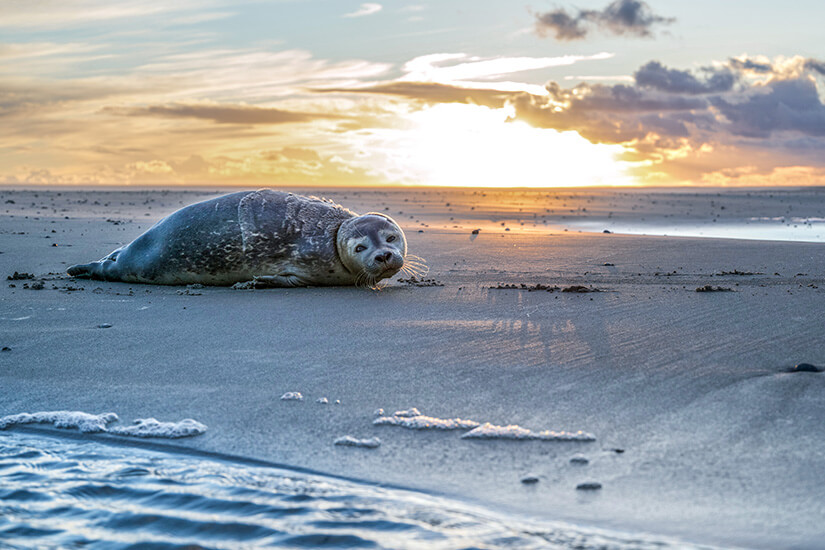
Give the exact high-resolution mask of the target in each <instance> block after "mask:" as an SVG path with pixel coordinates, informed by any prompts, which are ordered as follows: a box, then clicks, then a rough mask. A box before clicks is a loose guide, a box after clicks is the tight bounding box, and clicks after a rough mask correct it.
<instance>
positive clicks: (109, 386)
mask: <svg viewBox="0 0 825 550" xmlns="http://www.w3.org/2000/svg"><path fill="white" fill-rule="evenodd" d="M233 190H234V189H230V188H225V189H222V190H215V189H200V190H199V189H181V190H163V191H161V190H151V189H147V190H140V189H127V188H120V189H96V190H79V189H68V188H66V189H59V188H52V189H37V190H32V189H15V188H6V189H4V190H2V191H0V252H1V253H0V275H2V276H3V277H4V278H5V277H7V276H9V277H14V274H15V272H17V273H18V275H19V274H21V273H24V274H31V275H33V278H19V279H18V280H6V281H4V282H5V284H3V285H2V287H0V327H2V332H1V333H2V336H1V337H0V347H3V348H4V351H3V352H0V417H2V416H4V415H11V414H16V413H22V412H36V411H56V410H69V411H85V412H88V413H95V414H98V413H104V412H110V411H111V412H115V413H117V414H118V415H119V416H120V418H121V419H122V420H123V421H126V422H128V421H129V420H131V419H133V418H148V417H154V418H157V419H158V420H164V421H178V420H181V419H184V418H191V419H194V420H196V421H198V422H200V423H203V424H205V425H206V426H208V429H207V431H206V432H205V433H204V434H203V435H198V436H195V437H189V438H183V439H177V440H175V441H173V442H171V443H168V444H169V445H175V446H179V447H183V448H188V449H196V450H200V451H208V452H210V453H216V454H218V455H229V456H237V457H244V458H252V459H258V460H262V461H267V462H272V463H278V464H286V465H291V466H295V467H300V468H307V469H311V470H316V471H319V472H325V473H329V474H332V475H337V476H344V477H347V478H354V479H359V480H364V481H367V482H372V483H378V484H385V485H396V486H401V487H407V488H412V489H416V490H421V491H424V492H426V493H430V494H436V495H445V496H449V497H451V498H456V499H460V500H464V501H467V502H471V503H474V504H479V505H482V506H484V507H487V508H489V509H493V510H502V511H507V512H512V513H515V514H519V515H521V516H524V517H529V518H535V519H538V520H548V521H556V520H562V521H567V522H570V523H573V524H576V525H583V526H593V527H597V528H606V529H612V530H617V531H621V532H628V533H650V534H653V535H656V536H662V537H670V538H675V539H677V540H682V541H686V542H688V543H695V544H710V545H719V546H728V547H749V548H821V547H822V541H823V540H825V527H823V525H825V507H823V497H822V483H821V479H822V474H821V472H822V471H824V470H825V427H823V423H822V418H823V415H825V400H823V399H822V395H823V390H825V373H818V372H790V371H791V370H792V369H793V367H794V366H795V365H797V364H801V363H810V364H813V365H817V366H819V367H825V338H823V333H825V325H824V324H823V318H825V317H824V314H825V246H824V245H823V244H822V241H823V240H825V239H823V238H825V228H823V223H822V217H823V212H825V189H822V188H809V189H784V190H768V189H761V190H756V189H750V190H744V189H737V190H718V189H712V190H711V189H707V190H689V191H688V190H678V189H676V190H666V189H653V190H649V189H645V190H627V189H623V190H600V189H595V190H587V191H570V190H532V191H526V190H508V191H502V190H495V191H492V190H477V189H475V190H474V189H470V190H463V189H426V188H416V189H405V188H393V189H385V188H359V189H295V190H294V191H295V192H299V193H308V194H315V195H323V196H326V197H328V198H331V199H333V200H335V201H337V202H339V203H340V204H342V205H344V206H346V207H348V208H351V209H353V210H355V211H356V212H358V213H364V212H367V211H380V212H385V213H387V214H389V215H390V216H392V217H394V218H395V219H396V220H397V221H398V223H399V224H400V225H401V226H402V227H403V229H404V231H405V233H406V236H407V239H408V242H409V250H410V252H411V253H413V254H415V255H418V256H420V257H422V258H424V259H425V260H426V261H427V263H428V265H429V267H430V271H429V273H428V274H427V275H426V281H425V282H416V281H410V280H405V281H401V280H399V279H398V278H395V279H393V280H390V281H388V282H387V284H386V285H385V286H384V287H383V288H382V289H381V290H378V291H376V290H369V289H362V288H306V289H268V290H233V289H231V288H223V287H204V288H186V287H163V286H151V285H137V284H125V283H108V282H100V281H90V280H75V279H71V278H69V277H68V276H66V275H65V274H64V273H65V269H66V268H67V267H68V266H69V265H72V264H75V263H83V262H88V261H92V260H96V259H98V258H101V257H103V256H104V255H105V254H107V253H109V252H110V251H111V250H113V249H115V248H117V247H118V246H120V245H122V244H125V243H128V242H130V241H131V240H132V239H134V238H135V237H137V236H138V235H139V234H140V233H142V232H143V231H145V230H146V229H147V228H148V227H149V226H151V225H152V224H153V223H154V222H155V221H157V220H158V219H160V218H161V217H163V216H165V215H167V214H169V213H171V212H173V211H174V210H176V209H178V208H180V207H181V206H183V205H186V204H190V203H192V202H196V201H199V200H203V199H205V198H209V197H213V196H215V195H217V194H222V193H224V192H230V191H233ZM688 226H690V227H693V228H694V229H695V228H696V227H699V230H701V231H704V232H705V233H704V234H703V235H704V236H703V237H683V236H676V235H679V234H680V233H679V232H680V229H681V228H685V227H688ZM794 226H795V227H794ZM720 227H725V228H737V229H738V230H741V231H742V232H743V233H742V234H743V235H748V236H751V237H752V238H750V239H728V238H711V237H713V236H714V235H718V234H720V233H721V230H717V228H720ZM474 230H478V231H475V232H474ZM629 233H636V234H629ZM638 233H648V234H647V235H642V234H638ZM665 234H666V235H668V236H664V235H665ZM783 236H784V237H783ZM789 236H790V237H789ZM781 238H794V239H796V240H795V241H794V242H791V241H783V240H774V239H781ZM803 241H809V242H803ZM38 281H42V288H40V289H36V288H37V287H39V286H41V285H39V284H37V282H38ZM571 289H572V290H574V291H570V290H571ZM697 289H704V290H708V291H702V292H697ZM565 290H568V291H567V292H565ZM575 290H579V292H576V291H575ZM6 348H8V349H6ZM287 392H300V393H301V394H302V395H303V396H304V399H303V400H282V399H281V396H282V395H284V394H285V393H287ZM319 398H327V400H328V403H326V404H323V403H318V402H317V401H316V400H317V399H319ZM338 401H340V403H339V402H338ZM412 407H415V408H417V409H418V410H419V411H420V412H421V413H422V415H426V416H430V417H435V418H440V419H456V418H461V419H470V420H473V421H476V422H479V423H481V424H484V423H486V422H489V423H491V424H493V425H497V426H508V425H518V426H520V427H522V428H526V429H529V430H532V431H534V432H539V431H542V430H550V431H555V432H561V431H563V432H569V433H575V432H578V431H582V432H586V433H588V434H592V435H593V436H595V441H545V440H509V439H473V438H462V434H465V433H467V430H455V431H454V430H438V429H430V430H428V429H422V430H412V429H405V428H404V427H399V426H391V425H374V424H373V422H374V420H375V419H376V417H377V416H376V412H375V411H376V410H377V409H383V411H384V416H391V415H392V414H393V412H395V411H403V410H408V409H410V408H412ZM38 429H41V430H47V431H48V428H38ZM0 434H2V432H0ZM347 435H349V436H352V437H354V438H375V437H377V438H379V439H380V446H378V447H377V448H372V449H367V448H352V447H349V446H343V445H334V442H335V440H336V439H338V438H340V437H343V436H347ZM84 437H89V438H97V439H118V437H117V436H107V435H89V436H84ZM141 441H142V443H141V444H142V445H146V446H151V445H152V441H153V440H141ZM574 457H578V458H581V457H584V458H585V459H586V461H587V463H586V464H582V463H578V464H577V463H575V462H574V463H571V458H574ZM579 462H581V461H579ZM529 476H533V477H535V478H536V479H537V482H534V483H524V482H522V480H523V479H524V478H525V477H529ZM582 483H598V484H600V486H601V488H600V489H591V490H587V489H584V490H583V489H577V486H579V485H580V484H582Z"/></svg>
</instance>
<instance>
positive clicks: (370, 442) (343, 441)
mask: <svg viewBox="0 0 825 550" xmlns="http://www.w3.org/2000/svg"><path fill="white" fill-rule="evenodd" d="M335 444H336V445H339V446H342V447H363V448H365V449H375V448H377V447H379V446H380V445H381V440H380V439H378V438H377V437H370V438H367V439H358V438H357V437H353V436H351V435H345V436H342V437H339V438H338V439H336V440H335Z"/></svg>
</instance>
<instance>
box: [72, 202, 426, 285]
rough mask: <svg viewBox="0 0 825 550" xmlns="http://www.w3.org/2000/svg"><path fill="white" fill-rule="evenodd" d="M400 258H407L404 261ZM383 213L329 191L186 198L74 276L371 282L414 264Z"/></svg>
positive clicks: (165, 281)
mask: <svg viewBox="0 0 825 550" xmlns="http://www.w3.org/2000/svg"><path fill="white" fill-rule="evenodd" d="M405 260H407V262H405ZM422 268H423V263H422V261H421V260H420V258H418V257H416V256H412V255H410V256H409V257H408V255H407V240H406V238H405V236H404V232H403V231H402V230H401V228H400V227H399V226H398V224H397V223H396V222H395V221H394V220H393V219H392V218H390V217H389V216H386V215H384V214H380V213H377V212H370V213H367V214H364V215H362V216H359V215H357V214H355V213H354V212H352V211H350V210H347V209H346V208H344V207H342V206H340V205H338V204H335V203H334V202H332V201H329V200H326V199H319V198H317V197H305V196H301V195H296V194H293V193H287V192H282V191H273V190H270V189H261V190H258V191H252V192H249V191H241V192H238V193H231V194H229V195H223V196H220V197H216V198H213V199H209V200H206V201H203V202H199V203H195V204H191V205H189V206H186V207H184V208H181V209H180V210H178V211H176V212H174V213H172V214H170V215H169V216H167V217H166V218H163V219H162V220H160V221H159V222H157V223H156V224H155V225H153V226H152V227H151V228H149V229H148V230H147V231H146V232H145V233H143V234H142V235H140V236H139V237H138V238H136V239H135V240H134V241H132V242H131V243H129V244H128V245H126V246H123V247H121V248H118V249H117V250H115V251H113V252H111V253H110V254H108V255H107V256H105V257H104V258H102V259H101V260H99V261H97V262H92V263H88V264H81V265H74V266H71V267H70V268H69V269H68V270H67V273H68V274H69V275H71V276H72V277H81V278H91V279H102V280H106V281H123V282H129V283H149V284H159V285H185V284H195V283H199V284H205V285H233V284H236V283H247V286H250V287H259V286H274V287H295V286H338V285H341V286H346V285H359V286H368V287H374V286H375V285H376V284H377V283H378V281H380V280H382V279H386V278H389V277H392V276H393V275H395V274H396V273H398V272H400V271H403V272H404V273H410V274H418V273H420V271H421V269H422Z"/></svg>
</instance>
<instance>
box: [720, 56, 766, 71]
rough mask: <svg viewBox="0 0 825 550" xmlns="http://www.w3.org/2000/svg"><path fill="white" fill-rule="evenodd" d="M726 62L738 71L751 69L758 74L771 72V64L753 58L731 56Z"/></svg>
mask: <svg viewBox="0 0 825 550" xmlns="http://www.w3.org/2000/svg"><path fill="white" fill-rule="evenodd" d="M728 64H729V65H730V66H731V67H732V68H734V69H736V70H738V71H751V72H754V73H759V74H767V73H772V72H773V65H771V64H770V63H764V62H761V61H755V60H753V59H748V58H745V59H740V58H736V57H733V58H731V59H729V60H728Z"/></svg>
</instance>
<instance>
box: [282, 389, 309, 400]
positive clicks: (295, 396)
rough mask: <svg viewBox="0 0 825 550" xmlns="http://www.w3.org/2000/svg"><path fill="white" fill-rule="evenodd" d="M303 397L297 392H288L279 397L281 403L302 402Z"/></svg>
mask: <svg viewBox="0 0 825 550" xmlns="http://www.w3.org/2000/svg"><path fill="white" fill-rule="evenodd" d="M303 400H304V396H303V395H302V394H301V392H299V391H288V392H286V393H285V394H283V395H282V396H281V401H303Z"/></svg>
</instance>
